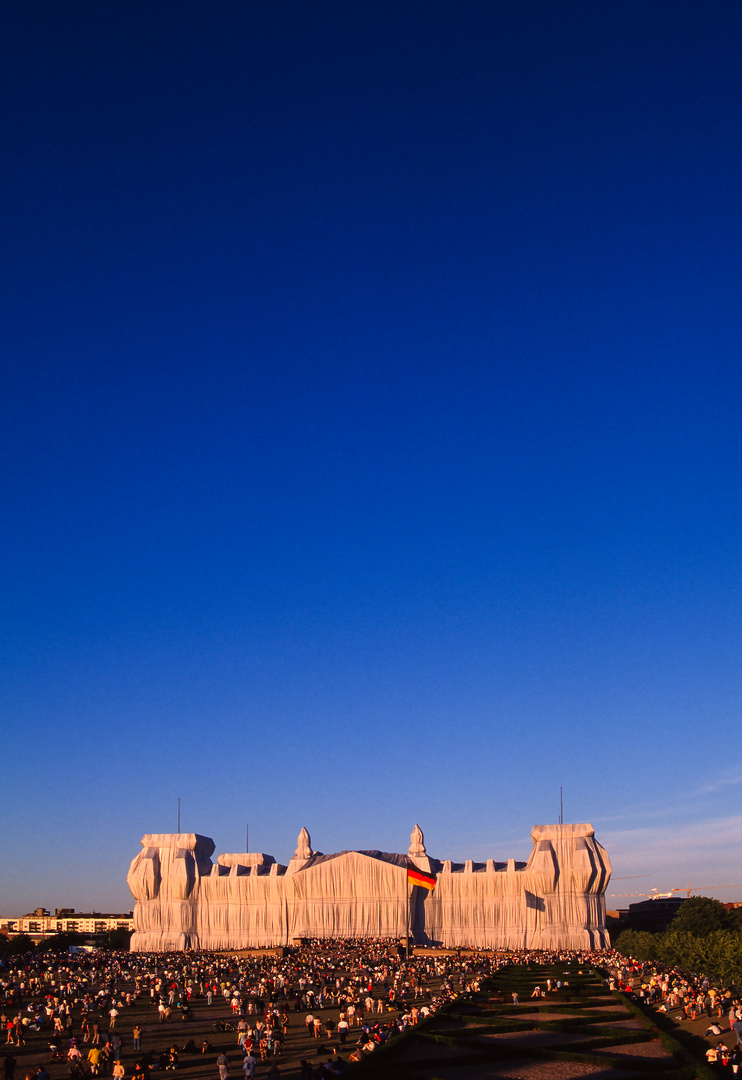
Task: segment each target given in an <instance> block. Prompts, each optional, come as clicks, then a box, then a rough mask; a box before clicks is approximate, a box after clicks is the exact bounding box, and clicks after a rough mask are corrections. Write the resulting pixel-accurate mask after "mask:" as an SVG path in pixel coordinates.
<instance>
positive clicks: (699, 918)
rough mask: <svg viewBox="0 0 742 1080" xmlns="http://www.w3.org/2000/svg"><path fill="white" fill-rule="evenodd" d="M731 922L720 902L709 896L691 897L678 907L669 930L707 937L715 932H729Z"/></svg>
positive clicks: (731, 927)
mask: <svg viewBox="0 0 742 1080" xmlns="http://www.w3.org/2000/svg"><path fill="white" fill-rule="evenodd" d="M732 922H733V920H732V919H731V918H730V916H729V912H728V911H727V909H726V908H725V907H724V905H723V904H722V902H721V901H720V900H714V899H712V897H710V896H691V898H690V900H686V901H685V902H684V903H683V904H681V905H680V908H679V909H678V913H677V915H676V916H675V918H674V919H673V920H672V922H671V923H670V926H669V927H668V929H669V930H672V931H678V932H680V933H687V934H692V935H693V937H707V936H708V935H709V934H713V933H714V932H715V931H716V930H731V929H733V926H732Z"/></svg>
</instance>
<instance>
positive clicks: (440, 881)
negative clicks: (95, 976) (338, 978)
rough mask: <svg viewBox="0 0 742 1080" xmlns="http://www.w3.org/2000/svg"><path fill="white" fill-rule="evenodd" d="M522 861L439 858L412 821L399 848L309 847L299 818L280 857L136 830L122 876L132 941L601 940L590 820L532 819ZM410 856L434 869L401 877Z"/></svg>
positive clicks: (605, 869)
mask: <svg viewBox="0 0 742 1080" xmlns="http://www.w3.org/2000/svg"><path fill="white" fill-rule="evenodd" d="M531 839H532V843H533V850H532V852H531V855H530V858H529V859H528V861H527V862H516V861H515V860H514V859H508V860H507V861H506V862H495V861H494V860H493V859H488V860H487V861H486V862H474V861H473V860H471V859H470V860H468V861H466V862H464V863H454V862H450V861H443V862H441V861H440V860H438V859H434V858H431V857H430V856H429V855H428V854H427V851H426V849H425V843H424V840H423V834H422V831H421V830H420V828H419V826H417V825H416V826H415V828H414V829H413V831H412V835H411V837H410V847H409V850H408V852H407V854H406V855H403V854H394V853H390V852H383V851H342V852H339V853H337V854H334V855H323V854H322V853H321V852H317V851H313V850H312V846H311V840H310V837H309V833H308V832H307V830H306V829H302V831H301V833H300V834H299V842H298V846H297V848H296V852H295V854H294V856H293V858H292V859H291V860H290V862H289V863H288V865H287V866H283V865H281V864H279V863H277V862H276V861H275V859H274V858H273V857H272V856H270V855H265V854H260V853H239V854H226V855H219V856H218V858H217V861H216V863H214V862H212V858H211V856H212V855H213V854H214V850H215V846H214V842H213V840H210V839H209V838H208V837H206V836H200V835H198V834H197V833H154V834H148V835H147V836H144V837H143V838H142V851H141V852H140V853H139V854H138V855H137V856H136V858H135V859H134V860H133V861H132V864H131V867H130V869H129V874H128V877H127V881H128V884H129V888H130V889H131V891H132V894H133V895H134V898H135V900H136V904H135V907H134V934H133V936H132V939H131V948H132V950H133V951H140V952H166V951H171V950H178V951H179V950H184V949H216V950H220V949H240V948H257V947H261V946H277V945H289V944H291V943H292V942H294V941H297V940H302V939H315V938H323V939H324V938H338V939H346V940H347V939H358V938H387V939H391V938H396V939H400V938H404V937H405V936H406V934H407V928H408V927H409V931H410V935H411V937H412V939H413V941H414V942H415V943H417V944H429V945H436V944H437V945H442V946H445V947H448V948H487V949H538V948H544V949H583V948H584V949H596V948H602V947H603V946H607V945H608V944H609V938H608V933H607V930H606V922H605V889H606V886H607V884H608V881H609V879H610V875H611V864H610V860H609V858H608V853H607V852H606V851H605V849H604V848H602V847H601V845H600V844H599V843H598V842H597V841H596V839H595V834H594V830H593V828H592V826H591V825H539V826H537V827H536V828H534V829H533V830H532V832H531ZM409 866H412V867H414V868H417V869H418V870H422V871H424V872H425V873H426V874H432V875H433V876H434V877H435V888H434V889H433V890H432V891H428V890H427V889H424V888H421V887H419V886H413V887H408V882H407V868H408V867H409Z"/></svg>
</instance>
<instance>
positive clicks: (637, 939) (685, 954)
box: [614, 896, 742, 984]
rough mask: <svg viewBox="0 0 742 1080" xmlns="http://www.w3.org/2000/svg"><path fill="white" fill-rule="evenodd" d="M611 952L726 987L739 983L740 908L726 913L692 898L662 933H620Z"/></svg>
mask: <svg viewBox="0 0 742 1080" xmlns="http://www.w3.org/2000/svg"><path fill="white" fill-rule="evenodd" d="M614 948H616V949H617V950H618V952H620V953H622V954H623V955H624V956H633V957H634V958H635V959H637V960H644V961H657V962H659V963H660V964H665V965H666V966H667V967H676V968H683V969H684V970H685V971H693V972H696V973H697V974H703V975H707V976H708V977H709V978H710V979H714V980H717V981H721V982H722V983H725V984H729V983H742V908H734V909H732V910H727V909H726V908H725V907H724V905H723V904H722V903H721V902H720V901H719V900H713V899H712V898H711V897H709V896H693V897H691V898H690V899H689V900H686V901H685V903H684V904H682V905H681V907H680V909H679V910H678V913H677V914H676V916H675V918H674V919H673V920H672V922H671V923H670V925H669V926H668V928H667V930H665V931H664V933H650V931H648V930H623V931H622V932H621V933H620V934H619V935H618V937H617V939H616V941H615V945H614Z"/></svg>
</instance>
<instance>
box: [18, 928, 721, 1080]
mask: <svg viewBox="0 0 742 1080" xmlns="http://www.w3.org/2000/svg"><path fill="white" fill-rule="evenodd" d="M575 960H576V961H577V962H578V963H580V964H585V965H591V966H593V967H602V968H604V969H605V970H606V971H607V972H608V975H607V982H608V985H609V987H610V988H611V989H614V988H615V989H619V990H624V991H626V992H627V993H629V994H630V995H632V996H633V997H635V998H636V999H637V1000H639V1001H644V1002H645V1003H646V1004H648V1005H650V1006H653V1007H655V1008H657V1009H658V1010H660V1011H662V1012H666V1013H668V1014H670V1015H672V1016H673V1018H674V1019H677V1020H681V1021H682V1020H684V1019H686V1018H687V1019H688V1020H691V1021H692V1020H696V1019H698V1018H701V1017H705V1018H706V1019H708V1020H709V1021H711V1022H710V1023H709V1025H708V1027H707V1030H706V1032H705V1034H706V1035H707V1036H708V1037H710V1038H711V1045H710V1047H709V1054H708V1057H709V1060H710V1061H712V1062H713V1063H717V1064H718V1065H720V1066H727V1065H728V1066H729V1067H730V1069H731V1071H732V1072H733V1073H734V1074H736V1073H737V1072H738V1070H739V1066H740V1064H741V1063H742V1000H741V999H740V996H739V995H738V991H737V988H736V987H734V986H730V987H720V986H714V985H712V984H711V983H710V981H709V979H707V978H705V977H704V976H703V975H693V974H689V973H687V972H681V971H676V970H666V969H663V968H661V967H660V966H659V965H647V964H643V963H640V962H638V961H632V960H631V959H627V958H625V957H623V956H622V955H621V954H619V953H617V952H615V951H613V950H604V951H601V952H588V951H585V952H579V953H574V952H571V953H566V952H519V953H509V954H506V953H488V952H469V953H465V952H460V953H450V952H444V951H440V952H437V951H435V950H429V951H425V952H422V951H417V952H416V953H415V954H413V955H412V956H406V955H405V953H404V951H403V950H401V949H400V948H399V946H398V945H396V944H394V943H390V942H383V941H358V942H348V941H345V942H337V941H335V942H313V943H308V944H305V945H303V946H301V947H297V948H296V949H290V950H276V951H266V952H263V953H256V954H253V955H233V954H232V955H230V954H214V953H171V954H146V953H128V952H127V953H94V954H81V955H76V956H68V955H59V956H50V955H49V954H48V953H46V954H35V953H29V954H25V955H23V956H21V957H19V958H15V959H14V960H12V961H9V960H6V961H4V963H3V965H2V966H0V1022H1V1023H2V1026H3V1031H4V1033H5V1044H6V1045H5V1060H4V1080H15V1074H16V1069H17V1067H18V1063H19V1059H21V1061H23V1059H26V1060H27V1061H29V1062H31V1061H33V1066H32V1067H29V1068H25V1069H24V1070H23V1080H87V1078H88V1077H95V1076H111V1077H113V1080H150V1077H151V1074H152V1073H153V1072H160V1071H175V1070H179V1069H182V1068H184V1067H186V1068H188V1069H189V1070H190V1071H191V1074H192V1075H193V1076H199V1077H200V1076H201V1075H202V1074H203V1075H204V1076H208V1075H210V1076H212V1077H213V1080H229V1078H230V1076H231V1077H232V1078H233V1080H234V1077H235V1076H237V1077H239V1073H240V1072H241V1073H242V1074H243V1075H244V1077H245V1078H246V1080H249V1078H251V1077H253V1076H256V1075H261V1076H266V1075H267V1077H268V1080H279V1078H280V1077H281V1075H282V1069H283V1062H284V1060H287V1054H286V1048H287V1044H289V1043H290V1044H291V1045H290V1053H289V1054H288V1057H289V1058H290V1059H291V1061H290V1065H291V1072H292V1073H293V1074H294V1075H297V1074H299V1075H300V1076H301V1080H310V1078H322V1080H327V1078H329V1077H333V1076H337V1075H339V1074H340V1073H341V1072H342V1071H343V1070H344V1068H346V1067H347V1065H348V1063H349V1062H351V1061H359V1060H361V1059H362V1058H363V1057H365V1056H366V1055H368V1054H371V1053H373V1052H374V1051H375V1050H376V1049H377V1048H378V1047H379V1046H380V1045H381V1044H383V1043H384V1042H386V1041H387V1040H388V1039H389V1038H390V1037H392V1036H394V1035H396V1034H398V1033H400V1032H402V1031H405V1030H406V1029H407V1028H408V1027H410V1026H414V1025H416V1024H417V1023H419V1022H420V1021H421V1020H424V1019H425V1018H426V1017H428V1016H430V1015H431V1014H433V1013H435V1012H436V1011H437V1010H438V1009H439V1008H440V1007H441V1006H442V1005H443V1004H444V1003H445V1002H447V1001H449V1000H451V999H452V998H453V997H456V996H457V995H459V994H462V993H468V992H476V991H477V990H478V989H479V987H480V984H481V982H482V980H483V979H485V978H486V977H488V976H489V975H492V974H493V973H494V972H495V971H497V970H498V969H499V968H500V967H502V966H503V965H506V964H532V963H539V964H554V963H557V962H561V961H565V962H566V961H575ZM549 989H550V987H547V988H546V992H547V993H548V990H549ZM542 992H543V989H542V988H541V987H536V989H535V990H534V994H536V995H538V994H541V993H542ZM196 1013H197V1014H198V1016H197V1017H196V1019H197V1020H199V1021H200V1025H201V1028H204V1030H203V1031H200V1032H199V1034H198V1037H197V1038H196V1037H193V1036H192V1037H190V1038H186V1039H185V1041H184V1040H183V1027H182V1025H183V1023H184V1022H188V1021H190V1020H193V1019H194V1016H195V1014H196ZM212 1018H213V1019H212ZM204 1025H206V1027H204ZM726 1031H731V1032H733V1033H734V1040H735V1043H734V1045H731V1046H730V1045H727V1044H726V1043H725V1042H724V1040H723V1038H721V1036H722V1035H723V1034H724V1032H726ZM176 1033H177V1034H176ZM194 1033H195V1032H194ZM185 1034H186V1035H187V1034H188V1028H187V1027H186V1028H185ZM290 1035H291V1037H290ZM716 1035H718V1036H719V1040H718V1043H717V1042H716V1041H715V1036H716ZM29 1044H32V1049H33V1051H34V1053H31V1052H29V1050H28V1049H27V1048H28V1047H29ZM156 1047H158V1048H156ZM42 1050H43V1051H44V1052H43V1053H41V1054H40V1053H39V1051H42ZM300 1055H303V1056H300ZM39 1056H40V1057H41V1058H42V1062H41V1064H39V1063H38V1061H37V1060H36V1059H38V1057H39ZM214 1066H216V1068H214ZM235 1066H236V1068H235ZM50 1070H51V1073H50ZM286 1074H287V1075H288V1073H286Z"/></svg>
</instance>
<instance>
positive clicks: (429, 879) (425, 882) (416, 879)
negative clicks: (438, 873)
mask: <svg viewBox="0 0 742 1080" xmlns="http://www.w3.org/2000/svg"><path fill="white" fill-rule="evenodd" d="M407 884H408V885H419V886H420V888H421V889H431V890H432V889H434V888H435V878H434V876H433V875H432V874H426V873H425V871H424V870H418V868H417V867H416V866H412V865H411V864H410V863H408V864H407Z"/></svg>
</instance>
